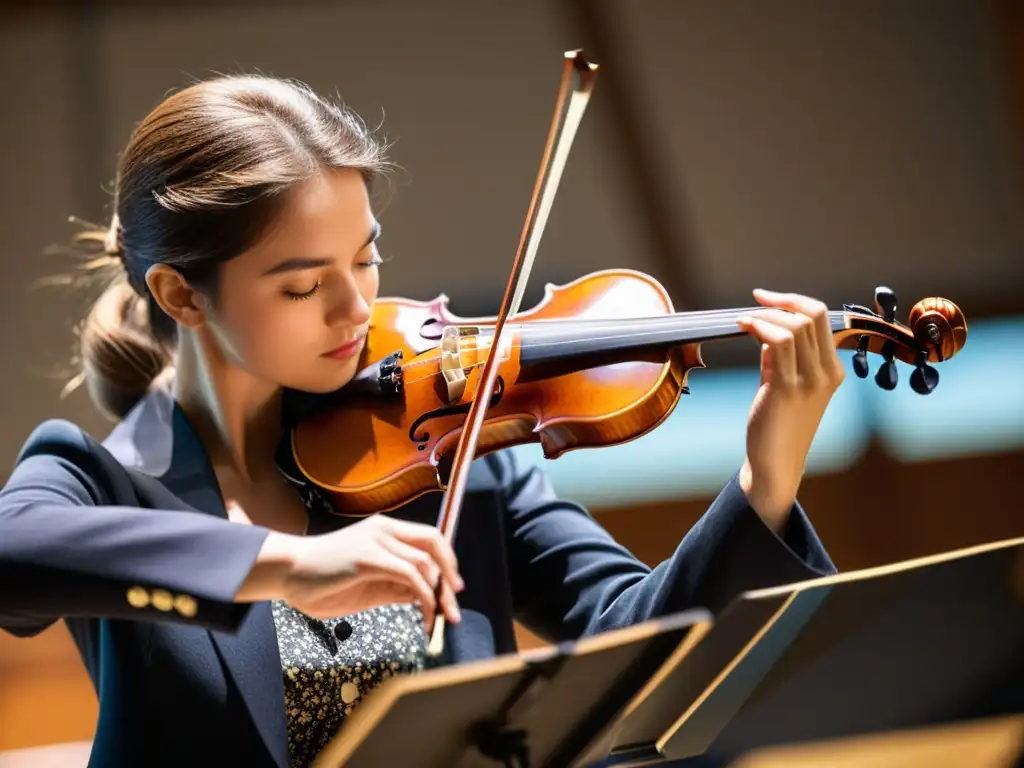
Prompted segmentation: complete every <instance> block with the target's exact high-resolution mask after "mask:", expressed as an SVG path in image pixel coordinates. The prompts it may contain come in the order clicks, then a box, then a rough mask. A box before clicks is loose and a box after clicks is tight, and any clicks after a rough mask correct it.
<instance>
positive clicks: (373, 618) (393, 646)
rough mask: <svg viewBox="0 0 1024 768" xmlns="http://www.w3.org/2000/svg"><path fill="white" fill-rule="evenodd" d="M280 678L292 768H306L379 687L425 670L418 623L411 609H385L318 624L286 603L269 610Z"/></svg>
mask: <svg viewBox="0 0 1024 768" xmlns="http://www.w3.org/2000/svg"><path fill="white" fill-rule="evenodd" d="M271 606H272V609H273V614H274V624H275V626H276V627H277V642H278V649H279V651H280V654H281V664H282V669H283V674H284V706H285V714H286V715H287V719H288V751H289V754H290V760H291V762H290V765H291V767H292V768H299V766H307V765H309V764H310V763H311V762H312V760H313V758H314V757H315V756H316V754H317V753H318V752H319V751H320V750H321V749H323V747H324V746H325V745H326V744H327V742H328V741H330V739H331V738H332V737H333V736H334V735H335V734H336V733H337V731H338V728H339V727H340V726H341V725H342V723H343V722H344V720H345V717H346V716H347V715H348V714H349V713H351V712H352V710H353V709H354V708H355V707H356V706H357V705H358V704H359V703H360V702H361V701H363V699H364V697H365V696H366V695H367V694H368V693H369V692H370V691H371V690H372V689H374V688H376V687H377V686H378V685H380V684H381V683H382V682H383V681H384V680H386V679H387V678H389V677H391V676H392V675H396V674H403V673H408V672H416V671H419V670H420V669H422V668H423V666H424V659H425V656H426V632H425V629H424V625H423V615H422V614H421V613H420V610H419V608H418V607H416V606H414V605H410V604H397V605H386V606H381V607H379V608H374V609H371V610H368V611H363V612H361V613H356V614H352V615H350V616H346V617H343V618H337V619H331V620H327V621H319V620H317V619H312V618H310V617H309V616H306V615H305V614H304V613H302V612H300V611H297V610H296V609H294V608H292V607H290V606H289V605H287V604H286V603H284V602H282V601H280V600H275V601H274V602H273V603H272V604H271Z"/></svg>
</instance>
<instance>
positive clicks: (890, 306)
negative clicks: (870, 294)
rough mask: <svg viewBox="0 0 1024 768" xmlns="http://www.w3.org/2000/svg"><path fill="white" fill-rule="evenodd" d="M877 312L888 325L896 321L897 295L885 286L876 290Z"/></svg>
mask: <svg viewBox="0 0 1024 768" xmlns="http://www.w3.org/2000/svg"><path fill="white" fill-rule="evenodd" d="M875 311H877V312H878V314H880V315H881V316H882V319H883V320H885V322H887V323H891V322H894V321H895V320H896V293H895V292H894V291H893V290H892V289H891V288H886V287H885V286H884V285H883V286H879V287H878V288H875Z"/></svg>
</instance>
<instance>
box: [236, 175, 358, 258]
mask: <svg viewBox="0 0 1024 768" xmlns="http://www.w3.org/2000/svg"><path fill="white" fill-rule="evenodd" d="M373 224H374V216H373V210H372V207H371V205H370V198H369V194H368V192H367V189H366V183H365V181H364V180H363V177H362V175H361V174H360V173H359V172H358V171H355V170H350V169H344V170H336V171H328V172H325V173H323V174H320V175H318V176H317V177H315V178H313V179H309V180H308V181H304V182H302V183H300V184H299V185H297V186H296V187H295V188H294V189H292V190H291V191H290V192H289V193H288V196H287V198H286V200H285V203H284V206H283V207H282V208H281V209H280V211H279V212H278V214H277V215H276V217H275V218H274V220H273V221H272V222H271V224H270V226H269V227H267V230H266V231H265V232H264V233H263V235H262V236H261V237H260V238H259V239H258V240H257V241H256V242H255V243H253V245H252V246H251V247H250V248H249V250H248V251H246V252H245V253H244V254H243V256H244V257H245V258H244V261H245V262H246V266H247V267H248V268H250V269H252V270H253V271H263V270H266V269H269V268H270V267H272V266H274V264H276V263H277V262H279V261H281V260H283V259H290V258H310V259H333V258H351V257H352V256H353V255H354V254H355V253H357V252H359V251H360V250H362V248H363V246H364V245H365V244H366V236H367V232H369V231H370V229H371V227H372V226H373ZM239 261H241V260H239Z"/></svg>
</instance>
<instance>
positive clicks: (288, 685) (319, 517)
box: [271, 395, 427, 768]
mask: <svg viewBox="0 0 1024 768" xmlns="http://www.w3.org/2000/svg"><path fill="white" fill-rule="evenodd" d="M296 402H299V403H300V404H301V400H298V399H297V398H296V397H295V396H294V395H293V397H292V399H291V401H290V402H289V401H288V400H287V399H286V414H285V421H286V426H287V422H289V421H290V420H293V419H294V418H295V417H296V413H295V411H294V409H293V408H289V407H288V406H293V407H294V406H295V404H296ZM289 411H291V412H290V413H289ZM276 458H277V468H278V470H279V471H280V472H281V474H282V475H283V476H284V478H285V479H286V480H287V481H288V482H289V484H290V485H291V486H292V487H293V488H294V489H295V491H296V492H297V493H298V494H299V497H300V498H301V499H302V501H303V504H305V506H306V509H307V511H308V513H309V517H310V530H309V531H308V532H309V533H311V534H312V533H318V532H322V531H320V530H318V528H319V527H320V526H318V524H317V523H318V521H323V520H325V519H326V518H328V517H333V515H334V509H333V506H332V504H331V502H330V500H329V497H327V496H326V495H325V494H321V493H320V489H319V487H318V486H316V485H314V484H313V483H310V482H308V481H307V480H306V478H305V477H304V476H303V475H302V473H301V472H299V470H298V467H296V465H295V462H294V459H293V458H292V455H291V451H290V444H289V443H288V441H287V439H282V441H281V443H280V444H279V446H278V451H277V456H276ZM335 520H336V518H335ZM271 607H272V609H273V615H274V624H275V626H276V628H277V645H278V650H279V652H280V655H281V666H282V674H283V675H284V708H285V714H286V716H287V720H288V751H289V753H290V763H289V765H290V768H305V766H308V765H310V764H311V763H312V761H313V759H314V758H315V757H316V755H317V754H318V753H319V752H320V750H322V749H323V748H324V746H326V744H327V742H329V741H330V740H331V739H332V738H333V737H334V736H335V735H336V734H337V732H338V729H339V728H340V727H341V726H342V725H343V723H344V721H345V717H346V716H347V715H349V714H350V713H351V712H352V710H353V709H354V708H355V707H356V706H358V705H359V703H360V702H362V701H363V700H364V699H365V697H366V696H367V695H368V694H369V693H370V692H371V691H372V690H373V689H374V688H376V687H377V686H379V685H380V684H381V683H382V682H384V680H386V679H388V678H389V677H391V676H393V675H396V674H406V673H412V672H418V671H420V670H422V669H423V668H424V667H425V665H426V656H427V635H426V627H425V625H424V621H423V614H422V612H421V611H420V609H419V607H418V606H416V605H412V604H409V603H405V604H396V605H385V606H381V607H379V608H374V609H371V610H368V611H363V612H361V613H355V614H352V615H350V616H341V617H338V618H335V619H330V620H327V621H321V620H319V619H314V618H312V617H310V616H307V615H306V614H304V613H302V612H301V611H299V610H296V609H295V608H293V607H292V606H290V605H288V604H286V603H285V602H283V601H280V600H275V601H273V602H272V603H271Z"/></svg>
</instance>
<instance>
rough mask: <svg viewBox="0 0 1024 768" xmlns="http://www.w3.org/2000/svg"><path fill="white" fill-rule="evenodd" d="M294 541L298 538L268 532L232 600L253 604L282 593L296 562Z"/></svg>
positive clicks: (295, 544)
mask: <svg viewBox="0 0 1024 768" xmlns="http://www.w3.org/2000/svg"><path fill="white" fill-rule="evenodd" d="M298 542H299V537H296V536H291V535H289V534H286V533H279V532H278V531H269V532H268V533H267V537H266V538H265V539H264V540H263V546H262V547H260V551H259V553H258V554H257V555H256V560H255V562H254V563H253V566H252V569H251V570H250V571H249V575H248V576H246V578H245V581H244V582H242V586H241V587H240V588H239V590H238V592H237V593H236V594H235V602H238V603H256V602H260V601H263V600H272V599H274V598H276V597H280V596H282V595H283V594H284V592H285V584H286V582H287V580H288V578H289V576H290V575H291V574H292V572H293V571H294V570H295V566H296V562H297V561H298V553H297V548H298V547H297V544H298Z"/></svg>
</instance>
